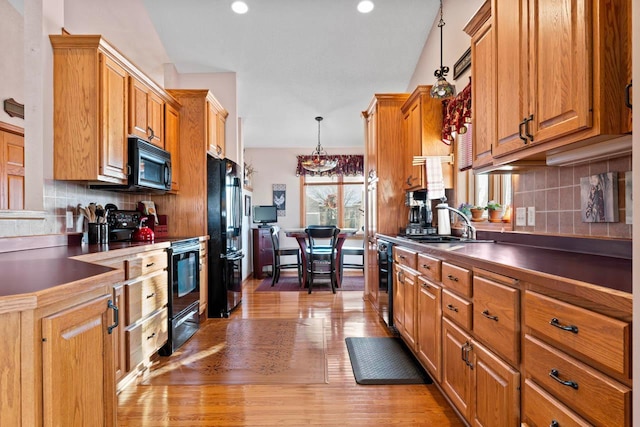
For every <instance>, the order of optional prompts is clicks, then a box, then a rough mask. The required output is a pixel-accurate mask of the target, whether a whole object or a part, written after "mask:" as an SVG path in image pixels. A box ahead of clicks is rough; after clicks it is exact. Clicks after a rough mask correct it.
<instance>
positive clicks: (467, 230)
mask: <svg viewBox="0 0 640 427" xmlns="http://www.w3.org/2000/svg"><path fill="white" fill-rule="evenodd" d="M436 209H448V210H450V211H451V212H455V213H457V214H458V215H460V217H461V218H462V220H463V221H464V229H463V230H462V238H463V239H467V238H469V239H473V240H475V238H476V228H475V227H474V226H473V225H471V221H469V218H467V216H466V215H465V214H463V213H462V212H461V211H459V210H458V209H456V208H452V207H451V206H447V205H438V206H436Z"/></svg>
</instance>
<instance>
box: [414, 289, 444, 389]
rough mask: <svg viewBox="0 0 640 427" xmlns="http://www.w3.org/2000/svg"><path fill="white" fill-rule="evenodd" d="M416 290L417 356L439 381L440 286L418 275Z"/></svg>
mask: <svg viewBox="0 0 640 427" xmlns="http://www.w3.org/2000/svg"><path fill="white" fill-rule="evenodd" d="M418 283H419V285H420V288H419V291H418V309H417V315H416V317H417V322H418V335H417V349H418V357H419V358H420V360H421V361H422V362H423V363H424V364H425V366H426V367H427V370H428V371H429V374H431V376H432V378H433V379H434V380H436V381H438V382H440V381H441V365H442V353H441V352H442V309H441V308H440V307H441V305H440V302H441V299H442V288H441V287H440V286H438V285H436V284H435V283H433V282H431V281H429V280H427V279H425V278H422V277H420V278H419V279H418Z"/></svg>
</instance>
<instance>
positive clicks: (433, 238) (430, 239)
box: [402, 235, 494, 243]
mask: <svg viewBox="0 0 640 427" xmlns="http://www.w3.org/2000/svg"><path fill="white" fill-rule="evenodd" d="M402 237H404V238H405V239H409V240H412V241H414V242H418V243H493V242H494V240H478V239H468V238H463V237H458V236H439V235H421V236H417V235H416V236H411V235H406V236H402Z"/></svg>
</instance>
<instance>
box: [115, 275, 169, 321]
mask: <svg viewBox="0 0 640 427" xmlns="http://www.w3.org/2000/svg"><path fill="white" fill-rule="evenodd" d="M168 282H169V280H168V273H167V272H166V270H161V271H158V272H156V273H154V274H153V275H152V276H147V277H145V278H144V279H140V280H137V281H135V282H132V283H128V284H127V286H126V287H125V289H126V291H125V292H126V297H127V311H126V314H125V322H126V325H127V326H129V325H131V324H133V323H135V322H137V321H138V320H140V319H142V318H143V317H145V316H147V315H148V314H150V313H152V312H154V311H156V310H158V309H159V308H162V307H164V306H165V305H167V297H168V293H169V288H168V286H169V285H168Z"/></svg>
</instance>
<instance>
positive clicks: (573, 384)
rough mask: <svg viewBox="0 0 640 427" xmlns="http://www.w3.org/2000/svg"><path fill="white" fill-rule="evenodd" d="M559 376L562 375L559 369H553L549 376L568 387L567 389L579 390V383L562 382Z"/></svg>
mask: <svg viewBox="0 0 640 427" xmlns="http://www.w3.org/2000/svg"><path fill="white" fill-rule="evenodd" d="M558 375H560V373H559V372H558V370H557V369H552V370H551V372H549V376H550V377H551V378H553V379H554V380H556V381H558V382H559V383H560V384H562V385H566V386H567V387H571V388H574V389H576V390H577V389H578V383H577V382H575V381H564V380H561V379H560V377H559V376H558Z"/></svg>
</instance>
